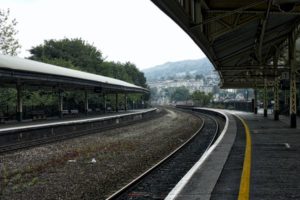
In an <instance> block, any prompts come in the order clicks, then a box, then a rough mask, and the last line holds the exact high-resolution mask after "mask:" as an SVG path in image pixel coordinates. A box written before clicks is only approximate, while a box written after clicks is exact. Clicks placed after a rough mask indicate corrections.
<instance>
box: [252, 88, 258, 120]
mask: <svg viewBox="0 0 300 200" xmlns="http://www.w3.org/2000/svg"><path fill="white" fill-rule="evenodd" d="M253 104H254V114H257V89H256V88H254V103H253Z"/></svg>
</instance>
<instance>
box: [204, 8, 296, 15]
mask: <svg viewBox="0 0 300 200" xmlns="http://www.w3.org/2000/svg"><path fill="white" fill-rule="evenodd" d="M231 12H232V11H231V10H211V9H210V10H206V11H205V13H206V14H229V13H231ZM265 13H266V11H264V10H243V11H240V12H239V14H253V15H263V14H265ZM270 15H296V16H298V15H300V12H281V11H270Z"/></svg>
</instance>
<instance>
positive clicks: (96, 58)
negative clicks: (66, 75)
mask: <svg viewBox="0 0 300 200" xmlns="http://www.w3.org/2000/svg"><path fill="white" fill-rule="evenodd" d="M29 52H30V53H31V54H32V56H30V57H29V58H30V59H32V60H37V61H42V62H45V63H50V64H55V65H59V66H62V67H67V68H71V69H77V70H81V71H86V72H90V73H95V74H99V75H104V76H108V77H112V78H116V79H120V80H124V81H127V82H130V83H133V84H136V85H139V86H142V87H147V85H146V78H145V76H144V74H143V73H142V72H140V71H139V70H138V69H137V67H136V66H135V65H134V64H132V63H130V62H126V63H124V64H123V63H120V62H106V61H104V59H103V58H102V53H101V51H100V50H98V49H97V48H96V47H94V46H93V45H91V44H89V43H88V42H86V41H84V40H82V39H80V38H79V39H78V38H75V39H68V38H65V39H62V40H45V41H44V44H41V45H38V46H36V47H33V48H31V49H30V50H29Z"/></svg>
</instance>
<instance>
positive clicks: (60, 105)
mask: <svg viewBox="0 0 300 200" xmlns="http://www.w3.org/2000/svg"><path fill="white" fill-rule="evenodd" d="M63 99H64V97H63V91H62V90H59V91H58V115H59V118H63V105H64V104H63V103H64V102H63Z"/></svg>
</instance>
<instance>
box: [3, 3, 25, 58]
mask: <svg viewBox="0 0 300 200" xmlns="http://www.w3.org/2000/svg"><path fill="white" fill-rule="evenodd" d="M9 15H10V10H9V9H7V10H0V52H1V53H2V54H4V55H11V56H16V55H17V54H18V49H20V48H21V45H20V44H19V41H18V39H16V36H17V34H18V31H17V30H16V25H17V21H16V19H11V18H10V16H9Z"/></svg>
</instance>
